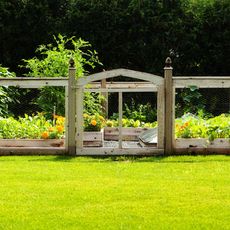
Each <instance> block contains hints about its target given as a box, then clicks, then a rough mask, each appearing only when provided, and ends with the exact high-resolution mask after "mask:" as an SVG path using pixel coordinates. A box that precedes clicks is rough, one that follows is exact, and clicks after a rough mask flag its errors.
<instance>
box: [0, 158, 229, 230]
mask: <svg viewBox="0 0 230 230" xmlns="http://www.w3.org/2000/svg"><path fill="white" fill-rule="evenodd" d="M118 159H119V160H118ZM0 229H4V230H5V229H19V230H20V229H23V230H24V229H25V230H26V229H39V230H40V229H46V230H47V229H52V230H53V229H132V230H133V229H186V230H187V229H230V157H227V156H194V157H192V156H180V157H167V158H153V157H151V158H139V159H133V158H124V157H121V158H116V159H112V158H105V159H99V158H96V159H95V158H86V157H85V158H68V157H55V156H46V157H44V156H36V157H32V156H31V157H22V156H20V157H0Z"/></svg>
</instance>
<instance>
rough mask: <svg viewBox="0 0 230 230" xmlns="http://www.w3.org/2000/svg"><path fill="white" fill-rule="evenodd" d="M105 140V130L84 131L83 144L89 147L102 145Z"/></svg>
mask: <svg viewBox="0 0 230 230" xmlns="http://www.w3.org/2000/svg"><path fill="white" fill-rule="evenodd" d="M103 141H104V136H103V130H101V131H90V132H88V131H87V132H86V131H85V132H84V133H83V145H84V146H87V147H102V146H103Z"/></svg>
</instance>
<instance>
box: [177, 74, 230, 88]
mask: <svg viewBox="0 0 230 230" xmlns="http://www.w3.org/2000/svg"><path fill="white" fill-rule="evenodd" d="M173 86H174V87H175V88H185V87H189V86H197V87H199V88H230V76H202V77H201V76H187V77H186V76H180V77H176V76H174V77H173Z"/></svg>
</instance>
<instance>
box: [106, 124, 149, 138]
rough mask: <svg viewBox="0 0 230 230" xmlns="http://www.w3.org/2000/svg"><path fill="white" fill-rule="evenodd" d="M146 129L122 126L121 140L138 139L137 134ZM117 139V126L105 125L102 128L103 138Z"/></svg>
mask: <svg viewBox="0 0 230 230" xmlns="http://www.w3.org/2000/svg"><path fill="white" fill-rule="evenodd" d="M146 130H148V128H133V127H128V128H122V140H123V141H138V140H139V138H138V136H139V135H140V134H141V133H142V132H144V131H146ZM118 139H119V128H117V127H105V128H104V140H108V141H117V140H118Z"/></svg>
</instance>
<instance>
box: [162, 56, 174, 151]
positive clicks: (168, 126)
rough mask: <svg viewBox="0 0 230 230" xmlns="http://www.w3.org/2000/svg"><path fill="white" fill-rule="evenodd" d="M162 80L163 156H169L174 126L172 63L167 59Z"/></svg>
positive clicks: (171, 148)
mask: <svg viewBox="0 0 230 230" xmlns="http://www.w3.org/2000/svg"><path fill="white" fill-rule="evenodd" d="M165 64H166V65H165V68H164V80H165V154H167V155H170V154H172V153H173V139H174V133H173V130H174V128H173V126H174V120H173V119H174V115H173V111H174V104H173V102H174V99H173V97H174V96H173V95H174V93H173V89H174V88H173V80H172V71H173V68H172V66H171V64H172V61H171V59H170V58H169V57H168V58H167V59H166V62H165Z"/></svg>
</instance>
